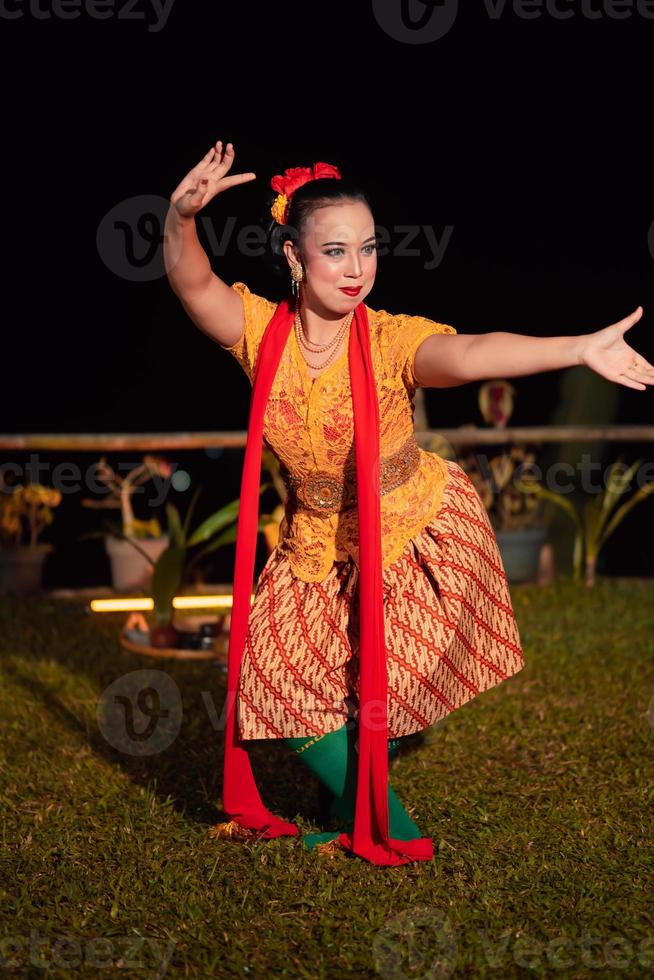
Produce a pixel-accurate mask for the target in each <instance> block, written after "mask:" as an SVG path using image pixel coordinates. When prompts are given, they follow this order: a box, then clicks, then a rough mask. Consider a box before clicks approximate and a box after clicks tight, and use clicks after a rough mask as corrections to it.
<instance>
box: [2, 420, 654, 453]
mask: <svg viewBox="0 0 654 980" xmlns="http://www.w3.org/2000/svg"><path fill="white" fill-rule="evenodd" d="M439 436H440V437H441V438H443V439H445V440H447V441H448V442H449V443H450V444H451V445H452V446H471V445H487V446H488V445H496V444H498V443H507V442H511V443H525V442H526V443H532V442H587V441H592V440H598V441H610V442H652V441H654V426H651V425H546V426H519V427H515V428H509V427H507V428H506V429H498V428H481V427H477V426H473V425H471V426H459V427H458V428H456V429H447V428H443V429H422V430H417V431H416V433H415V437H416V441H417V442H418V444H419V445H421V446H426V445H429V444H430V443H431V442H432V440H433V439H434V438H436V437H439ZM246 440H247V432H245V431H242V432H135V433H121V432H112V433H107V434H106V435H103V434H101V433H83V432H82V433H72V432H70V433H56V432H32V433H22V434H18V435H11V434H2V433H0V451H1V450H14V451H24V450H36V449H39V450H42V451H51V452H61V451H64V450H69V451H71V450H72V451H74V452H98V451H100V452H117V451H120V450H125V451H129V452H132V451H139V452H140V451H155V450H156V451H161V450H164V449H165V450H171V449H173V450H174V449H179V450H182V449H183V450H192V449H207V448H209V447H214V448H222V449H239V448H245V444H246Z"/></svg>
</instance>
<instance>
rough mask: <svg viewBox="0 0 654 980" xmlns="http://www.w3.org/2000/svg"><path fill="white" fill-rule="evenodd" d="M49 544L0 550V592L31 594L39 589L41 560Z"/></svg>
mask: <svg viewBox="0 0 654 980" xmlns="http://www.w3.org/2000/svg"><path fill="white" fill-rule="evenodd" d="M51 551H52V545H51V544H37V546H36V547H35V548H28V547H24V548H11V549H10V550H8V551H0V593H5V594H7V593H8V594H9V595H33V594H34V593H35V592H38V591H39V590H40V589H41V583H42V578H43V562H44V561H45V557H46V555H47V554H49V553H50V552H51Z"/></svg>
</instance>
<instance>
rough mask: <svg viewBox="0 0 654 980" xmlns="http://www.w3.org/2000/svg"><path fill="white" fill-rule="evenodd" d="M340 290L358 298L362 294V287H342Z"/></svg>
mask: <svg viewBox="0 0 654 980" xmlns="http://www.w3.org/2000/svg"><path fill="white" fill-rule="evenodd" d="M339 289H340V290H341V292H342V293H346V294H347V295H348V296H358V294H359V293H360V292H361V286H340V287H339Z"/></svg>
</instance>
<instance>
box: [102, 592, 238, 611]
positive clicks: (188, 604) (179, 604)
mask: <svg viewBox="0 0 654 980" xmlns="http://www.w3.org/2000/svg"><path fill="white" fill-rule="evenodd" d="M253 599H254V593H253V594H252V595H251V597H250V602H252V600H253ZM232 602H233V596H231V595H178V596H175V598H174V599H173V607H174V608H175V609H224V610H231V608H232ZM89 608H90V609H91V611H92V612H147V611H149V610H152V609H153V608H154V602H153V601H152V599H149V598H147V596H136V597H134V598H133V599H129V598H123V599H91V601H90V602H89Z"/></svg>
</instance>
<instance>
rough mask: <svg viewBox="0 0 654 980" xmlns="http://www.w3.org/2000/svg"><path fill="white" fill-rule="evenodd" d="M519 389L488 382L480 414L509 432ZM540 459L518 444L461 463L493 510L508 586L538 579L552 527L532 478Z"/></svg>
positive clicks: (471, 456)
mask: <svg viewBox="0 0 654 980" xmlns="http://www.w3.org/2000/svg"><path fill="white" fill-rule="evenodd" d="M514 396H515V388H514V387H513V385H511V384H509V382H508V381H504V380H503V379H497V380H493V381H487V382H485V383H484V384H483V385H481V387H480V389H479V397H478V403H479V410H480V412H481V414H482V416H483V418H484V421H485V422H488V423H490V424H491V425H493V426H494V427H495V428H497V429H504V428H506V424H507V422H508V421H509V419H510V417H511V415H512V413H513V403H514ZM534 462H535V455H534V453H533V452H531V451H529V450H528V447H527V446H526V445H520V444H514V445H511V446H508V447H507V448H505V449H502V450H500V451H499V452H497V453H496V454H495V455H493V456H491V457H490V459H489V458H487V457H486V456H480V455H479V454H469V455H467V456H465V457H464V458H463V459H462V460H460V465H461V468H462V469H463V470H465V472H466V473H467V474H468V476H469V477H470V479H471V480H472V482H473V483H474V485H475V488H476V490H477V492H478V493H479V496H480V497H481V499H482V501H483V502H484V504H485V506H486V509H487V510H488V514H489V518H490V521H491V524H492V525H493V529H494V531H495V536H496V538H497V544H498V547H499V550H500V554H501V555H502V563H503V565H504V570H505V572H506V577H507V579H508V580H509V582H525V581H533V580H535V579H536V578H537V575H538V568H539V561H540V558H541V552H542V550H543V546H544V544H545V538H546V535H547V529H546V526H545V524H544V520H543V507H542V505H541V502H540V500H539V498H538V496H537V494H535V493H534V492H533V489H532V480H531V479H530V474H531V472H532V471H531V468H532V467H533V465H534Z"/></svg>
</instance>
